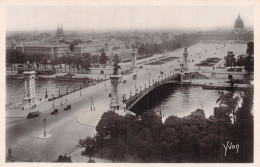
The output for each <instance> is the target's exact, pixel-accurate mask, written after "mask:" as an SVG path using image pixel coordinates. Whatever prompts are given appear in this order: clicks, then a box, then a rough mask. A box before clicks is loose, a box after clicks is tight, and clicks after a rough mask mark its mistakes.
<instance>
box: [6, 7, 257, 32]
mask: <svg viewBox="0 0 260 167" xmlns="http://www.w3.org/2000/svg"><path fill="white" fill-rule="evenodd" d="M253 9H254V8H253V7H252V6H8V7H7V10H6V30H7V31H35V30H38V31H44V30H46V31H50V30H52V31H56V29H57V27H58V25H61V24H62V26H63V29H64V31H66V30H67V31H71V30H83V31H93V30H95V31H106V30H108V31H111V30H112V31H113V30H158V29H186V30H188V29H190V30H191V29H192V30H210V29H217V28H219V29H221V28H225V29H226V28H233V27H234V23H235V20H236V18H237V16H238V14H240V16H241V18H242V19H243V21H244V25H245V27H246V28H247V27H251V28H253V25H254V23H253V21H254V11H253Z"/></svg>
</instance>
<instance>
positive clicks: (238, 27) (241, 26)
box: [234, 15, 244, 30]
mask: <svg viewBox="0 0 260 167" xmlns="http://www.w3.org/2000/svg"><path fill="white" fill-rule="evenodd" d="M234 28H235V30H241V29H244V22H243V20H242V19H241V18H240V15H238V17H237V19H236V22H235V25H234Z"/></svg>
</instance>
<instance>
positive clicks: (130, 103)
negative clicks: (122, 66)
mask: <svg viewBox="0 0 260 167" xmlns="http://www.w3.org/2000/svg"><path fill="white" fill-rule="evenodd" d="M178 75H179V74H175V75H172V76H168V77H165V78H164V79H162V80H161V81H159V82H155V83H153V84H152V85H151V86H148V87H147V88H146V86H145V88H144V89H143V90H142V91H141V90H140V92H139V93H136V94H135V95H133V96H131V93H130V97H129V98H128V99H126V100H125V101H124V103H125V104H126V108H127V109H130V108H132V107H133V106H134V105H135V104H136V103H137V102H138V101H139V100H140V99H142V98H143V97H144V96H145V95H147V94H148V93H149V92H151V91H152V90H153V89H155V88H157V87H159V86H161V85H163V84H166V83H169V81H171V82H172V80H173V79H176V77H177V76H178ZM175 82H176V83H177V82H178V81H175Z"/></svg>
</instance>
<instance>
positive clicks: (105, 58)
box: [99, 51, 108, 64]
mask: <svg viewBox="0 0 260 167" xmlns="http://www.w3.org/2000/svg"><path fill="white" fill-rule="evenodd" d="M107 60H108V57H107V56H106V53H105V52H104V51H103V52H102V53H101V56H100V58H99V62H100V63H101V64H106V63H107Z"/></svg>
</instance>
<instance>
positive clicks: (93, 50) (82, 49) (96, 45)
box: [74, 41, 130, 55]
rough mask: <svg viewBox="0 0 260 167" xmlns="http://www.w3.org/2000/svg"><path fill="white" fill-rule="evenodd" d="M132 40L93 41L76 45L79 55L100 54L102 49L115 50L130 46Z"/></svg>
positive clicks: (75, 48) (106, 50)
mask: <svg viewBox="0 0 260 167" xmlns="http://www.w3.org/2000/svg"><path fill="white" fill-rule="evenodd" d="M129 45H130V42H124V41H116V42H99V41H98V42H91V43H83V44H80V45H77V46H75V47H74V50H75V53H76V54H77V55H82V54H83V53H89V54H90V55H95V54H100V53H101V51H102V50H103V51H105V52H111V51H112V52H113V51H117V50H121V49H127V48H130V46H129Z"/></svg>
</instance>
